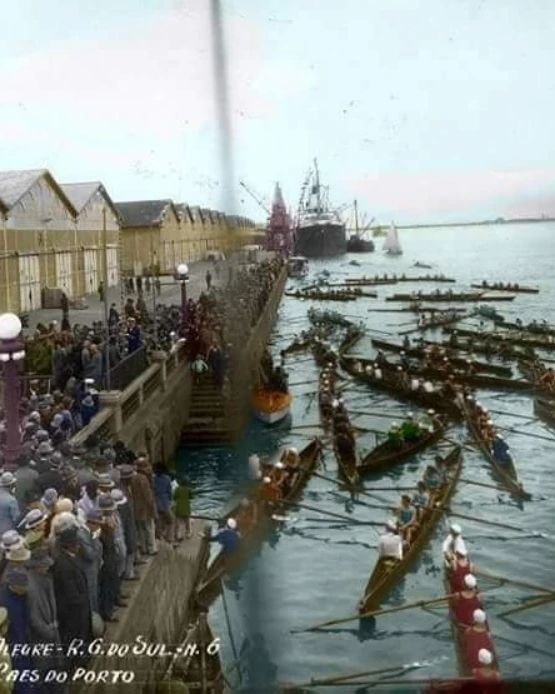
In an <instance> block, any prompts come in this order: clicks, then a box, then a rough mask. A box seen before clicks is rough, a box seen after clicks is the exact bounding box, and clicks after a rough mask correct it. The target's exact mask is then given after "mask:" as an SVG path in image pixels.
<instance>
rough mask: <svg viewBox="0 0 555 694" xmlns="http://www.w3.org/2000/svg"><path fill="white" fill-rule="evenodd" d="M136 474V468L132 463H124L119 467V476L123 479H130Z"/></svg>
mask: <svg viewBox="0 0 555 694" xmlns="http://www.w3.org/2000/svg"><path fill="white" fill-rule="evenodd" d="M134 474H135V468H134V467H133V466H132V465H127V464H125V463H124V464H123V465H120V467H119V476H120V479H122V480H129V479H131V478H132V477H133V475H134Z"/></svg>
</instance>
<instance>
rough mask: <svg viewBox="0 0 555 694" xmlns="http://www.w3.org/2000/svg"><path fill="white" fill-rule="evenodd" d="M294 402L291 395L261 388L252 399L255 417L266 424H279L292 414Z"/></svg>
mask: <svg viewBox="0 0 555 694" xmlns="http://www.w3.org/2000/svg"><path fill="white" fill-rule="evenodd" d="M292 400H293V396H292V395H291V393H283V392H281V391H278V390H268V389H266V388H259V389H258V390H256V391H255V392H254V395H253V399H252V408H253V413H254V416H255V417H256V418H257V419H259V420H260V421H262V422H264V424H277V423H278V422H281V421H282V420H283V419H285V417H287V415H288V414H289V413H290V411H291V402H292Z"/></svg>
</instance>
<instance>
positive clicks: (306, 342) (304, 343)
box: [281, 337, 312, 356]
mask: <svg viewBox="0 0 555 694" xmlns="http://www.w3.org/2000/svg"><path fill="white" fill-rule="evenodd" d="M311 343H312V338H311V337H309V338H306V339H302V338H301V339H296V340H293V342H292V343H291V344H290V345H287V347H286V348H285V349H282V350H281V354H282V355H283V356H286V355H288V354H295V352H302V351H303V350H305V349H308V348H309V347H310V345H311Z"/></svg>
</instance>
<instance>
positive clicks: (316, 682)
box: [294, 663, 426, 689]
mask: <svg viewBox="0 0 555 694" xmlns="http://www.w3.org/2000/svg"><path fill="white" fill-rule="evenodd" d="M420 667H426V664H425V663H422V664H420V663H408V664H405V665H397V667H384V668H380V669H379V670H366V671H365V672H364V671H363V672H353V673H352V674H350V675H337V676H335V677H325V678H323V679H314V678H312V679H311V680H310V682H302V683H301V684H296V685H294V686H295V688H298V689H301V688H303V687H322V686H326V685H329V684H338V683H339V682H347V681H348V680H354V679H358V678H359V677H371V676H374V675H384V674H385V673H387V672H397V671H399V670H411V669H413V668H420ZM353 684H356V683H353Z"/></svg>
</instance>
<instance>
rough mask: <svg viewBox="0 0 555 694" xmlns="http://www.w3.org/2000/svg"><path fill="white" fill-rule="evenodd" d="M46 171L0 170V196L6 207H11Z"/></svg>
mask: <svg viewBox="0 0 555 694" xmlns="http://www.w3.org/2000/svg"><path fill="white" fill-rule="evenodd" d="M46 173H48V171H47V169H29V170H27V171H0V198H2V200H3V201H4V203H5V204H6V205H7V206H8V207H12V206H13V205H15V203H16V202H17V201H18V200H19V199H20V198H21V197H22V196H23V195H25V193H26V192H27V191H28V190H29V188H31V186H32V185H33V184H34V183H35V182H36V181H37V179H39V178H40V177H41V176H43V175H44V174H46Z"/></svg>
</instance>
